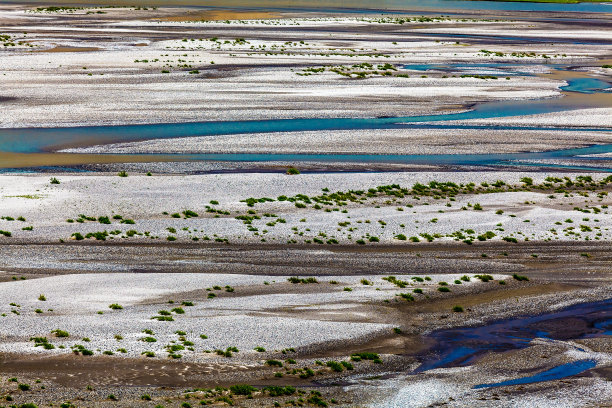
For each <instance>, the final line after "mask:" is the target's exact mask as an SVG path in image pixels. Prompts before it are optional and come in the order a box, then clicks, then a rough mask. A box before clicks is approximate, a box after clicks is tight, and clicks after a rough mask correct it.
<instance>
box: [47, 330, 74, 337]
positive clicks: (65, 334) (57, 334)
mask: <svg viewBox="0 0 612 408" xmlns="http://www.w3.org/2000/svg"><path fill="white" fill-rule="evenodd" d="M51 333H52V334H55V337H69V336H70V334H69V333H68V332H67V331H64V330H60V329H55V330H51Z"/></svg>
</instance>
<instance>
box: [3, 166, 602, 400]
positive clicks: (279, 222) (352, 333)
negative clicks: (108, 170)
mask: <svg viewBox="0 0 612 408" xmlns="http://www.w3.org/2000/svg"><path fill="white" fill-rule="evenodd" d="M53 178H54V179H57V181H59V184H51V182H50V180H51V176H50V175H49V176H48V175H44V176H42V175H18V176H15V175H4V176H2V178H1V179H0V180H1V185H2V190H0V197H1V198H0V200H1V201H0V202H1V208H2V209H3V210H2V211H3V213H2V214H0V216H2V217H3V219H2V220H0V229H2V230H3V231H5V232H11V234H10V236H2V238H0V253H1V258H2V264H1V265H0V269H1V270H2V271H3V272H1V273H0V281H2V283H0V285H2V287H3V290H2V292H1V293H2V295H0V299H1V300H0V319H2V325H1V328H0V339H1V341H0V354H1V355H2V356H3V357H2V362H1V363H0V375H3V376H4V377H6V378H5V379H6V380H9V379H10V378H17V383H12V382H10V381H7V382H6V383H5V384H7V385H5V386H4V388H3V392H4V394H3V395H8V396H10V398H13V400H14V401H17V402H19V403H21V402H23V403H25V402H34V403H36V404H40V405H43V404H47V403H49V402H55V403H58V402H64V401H65V400H70V401H72V403H73V404H74V405H75V406H139V405H142V406H150V404H151V402H150V401H149V397H150V398H151V400H152V401H154V403H155V404H160V405H163V406H186V405H184V404H192V406H195V405H196V404H199V403H200V402H199V401H205V402H206V403H209V402H210V403H215V404H219V405H223V404H227V401H228V400H229V401H231V402H232V403H235V404H237V405H239V406H262V405H264V406H268V405H270V406H272V405H274V403H275V402H278V403H280V404H281V405H286V404H290V402H289V401H292V400H293V401H294V403H295V404H297V403H298V401H299V400H300V399H301V400H302V401H303V403H304V404H306V405H308V404H310V405H313V404H314V405H316V404H318V403H319V402H320V401H323V402H324V403H326V404H331V405H332V406H334V405H337V406H361V405H380V406H406V404H408V402H407V401H411V402H410V403H414V404H413V405H414V406H425V405H427V404H431V403H434V402H448V401H456V402H455V403H454V404H455V405H457V406H473V405H476V406H478V405H479V404H480V405H483V406H486V404H485V403H484V402H482V401H491V400H497V401H499V400H500V399H501V397H500V396H499V395H500V394H498V393H496V392H495V390H489V389H485V390H477V391H476V390H471V387H472V386H473V385H475V384H480V383H486V382H491V379H492V378H494V379H495V380H496V381H502V380H505V379H510V378H515V377H517V376H520V375H521V373H522V372H533V371H534V370H540V371H541V370H543V369H545V368H548V367H554V366H555V365H559V364H563V363H567V362H571V361H576V360H580V359H584V358H589V359H596V360H597V362H598V363H597V369H598V370H604V371H598V372H599V373H602V374H598V375H596V376H591V377H581V378H579V379H576V380H572V381H571V382H570V383H567V381H566V380H560V381H561V382H559V384H564V385H563V387H560V388H558V389H556V390H555V391H551V389H550V387H549V385H550V384H551V382H547V383H542V385H541V386H540V385H537V384H536V385H531V386H530V392H529V393H528V394H525V393H523V392H519V391H511V392H510V393H505V394H503V399H504V401H507V403H508V404H510V405H512V404H522V403H529V401H536V400H538V401H543V400H545V399H546V398H550V397H551V395H552V396H553V397H554V398H566V397H567V395H570V394H571V392H572V391H571V390H572V389H573V388H572V387H586V388H587V389H588V390H589V399H588V400H589V401H591V402H594V403H595V402H598V401H605V399H606V398H608V397H609V396H610V392H609V391H610V390H609V389H608V388H606V387H607V383H606V381H605V378H607V377H606V376H607V374H605V373H606V371H605V369H606V367H609V361H610V359H609V351H610V350H609V347H610V343H609V338H605V337H604V338H597V339H591V340H589V343H588V348H585V347H586V346H585V347H581V350H583V351H581V352H579V354H575V351H573V350H575V347H574V348H572V347H573V346H571V345H570V343H567V342H557V343H555V344H548V343H546V342H544V343H542V341H540V340H537V339H536V340H534V341H533V344H530V345H529V347H527V348H526V349H523V350H516V351H507V352H505V353H501V354H499V355H498V354H496V353H494V354H487V355H486V356H485V357H483V358H481V359H477V360H475V361H474V362H473V363H472V364H471V365H470V366H469V367H463V368H452V367H451V368H439V369H435V370H430V371H427V372H425V373H423V374H419V375H417V376H407V377H406V376H405V375H406V374H408V373H410V372H411V371H412V370H414V369H416V368H417V367H419V365H420V363H421V362H422V361H424V359H427V358H431V354H432V353H435V352H434V351H430V350H432V349H431V347H433V346H434V345H435V341H434V340H433V339H431V338H430V337H429V336H430V334H431V333H433V332H435V331H436V330H441V329H449V328H453V327H457V326H466V325H467V326H473V325H483V324H486V323H487V322H489V321H491V320H497V319H504V318H510V317H512V316H516V315H525V314H526V315H535V314H538V313H542V312H545V311H551V310H557V309H561V308H563V307H567V306H569V305H572V304H575V303H579V302H586V301H597V300H601V299H606V298H608V297H609V293H610V289H611V286H610V270H609V264H610V262H611V259H610V257H609V254H608V252H607V250H606V248H607V244H606V242H607V241H609V239H610V238H609V237H608V234H609V232H608V229H609V228H610V226H609V225H608V218H609V216H608V215H607V211H608V208H607V206H608V205H609V203H608V201H609V200H608V195H607V192H608V190H609V181H608V180H607V179H605V177H603V176H602V175H597V174H592V175H585V174H581V175H578V174H568V173H561V174H535V175H534V174H526V173H499V172H492V173H480V174H475V173H415V174H409V173H384V174H368V173H361V174H323V175H321V174H310V175H304V174H302V175H293V176H292V175H279V174H247V175H244V174H243V175H232V174H224V175H199V176H167V175H165V176H163V175H152V176H146V175H136V174H128V176H127V177H120V176H117V175H109V174H98V175H72V174H56V175H53ZM433 180H439V183H440V184H436V183H433V184H430V182H431V181H433ZM500 180H501V181H503V183H502V182H501V181H500ZM474 181H478V184H475V183H474V184H471V183H472V182H474ZM419 183H420V184H419ZM394 184H397V185H396V186H393V185H394ZM381 186H389V187H386V188H385V187H381ZM404 186H405V187H404ZM425 186H428V187H425ZM379 187H381V188H379ZM328 189H329V190H330V191H326V190H328ZM360 190H361V191H363V192H364V193H363V197H361V196H360V193H359V191H360ZM343 191H344V192H349V191H352V193H351V194H354V199H353V198H351V196H350V195H347V193H341V192H343ZM334 192H339V193H337V194H334ZM283 196H286V197H287V199H286V200H285V199H283V198H282V197H283ZM551 196H554V198H551ZM249 197H257V198H260V197H268V199H266V200H262V201H263V202H260V201H259V200H255V201H254V202H253V201H249V200H247V201H246V202H245V201H242V200H246V199H248V198H249ZM279 197H281V198H280V199H279ZM295 197H301V198H299V199H297V200H296V199H294V198H295ZM289 198H291V199H289ZM357 198H359V199H357ZM279 200H280V201H279ZM336 200H338V201H339V202H337V201H336ZM328 201H329V202H330V204H326V202H328ZM344 201H346V205H345V204H344V203H343V202H344ZM447 204H450V206H447ZM317 207H321V208H320V209H317ZM326 209H329V211H327V210H326ZM400 209H401V211H400ZM164 211H165V212H167V214H164ZM115 216H117V217H115ZM118 216H121V217H120V218H119V217H118ZM106 218H108V220H107V219H106ZM434 219H435V221H434ZM69 220H71V221H69ZM557 223H561V225H557ZM29 227H32V228H31V229H30V228H29ZM24 228H25V229H24ZM551 229H555V233H553V232H552V231H551ZM130 231H133V233H132V232H130ZM264 231H265V232H264ZM88 233H89V234H90V235H89V237H87V234H88ZM77 234H78V235H77ZM81 237H82V238H83V239H81ZM361 241H363V242H361ZM417 241H418V242H417ZM427 241H431V242H427ZM489 275H490V277H489ZM523 277H526V278H528V279H529V280H523ZM489 279H490V280H489ZM459 308H460V309H459ZM458 310H461V311H458ZM568 324H570V325H572V324H573V325H575V327H576V333H577V334H576V336H580V333H581V332H580V330H581V328H580V327H581V326H580V325H579V324H578V323H572V322H570V323H568ZM63 336H66V337H63ZM581 344H582V343H581ZM555 347H556V348H555ZM363 353H366V354H363ZM367 353H369V354H367ZM568 353H569V354H568ZM572 353H574V354H572ZM580 353H582V354H580ZM89 354H92V355H89ZM534 355H548V356H551V358H549V359H546V360H542V363H539V364H535V362H531V357H532V356H534ZM553 356H555V357H554V358H553ZM368 358H372V359H374V360H375V361H373V360H368ZM508 358H511V359H515V360H516V361H517V363H516V366H515V367H514V368H513V369H512V370H508V368H507V367H505V366H504V363H503V362H504V361H507V359H508ZM4 377H3V378H4ZM38 380H40V382H38ZM19 384H26V385H28V386H29V387H30V389H29V390H19V389H18V387H19ZM237 384H249V385H251V386H253V387H255V388H253V389H251V388H248V387H244V388H240V387H234V388H231V386H235V385H237ZM217 386H222V387H225V388H229V389H228V390H224V389H217V390H216V391H215V390H214V388H215V387H217ZM23 387H25V386H23ZM42 387H44V389H43V388H42ZM266 387H268V388H266ZM270 387H272V388H270ZM274 387H277V388H274ZM279 387H280V388H279ZM230 390H231V391H230ZM374 390H376V391H375V392H376V394H372V393H373V392H374ZM416 390H420V391H418V393H417V394H418V395H419V397H418V398H416V397H415V392H417V391H416ZM435 390H439V391H435ZM451 390H453V391H451ZM434 391H435V392H434ZM242 392H244V393H247V394H249V393H250V394H251V396H252V397H253V399H245V398H246V396H241V393H242ZM318 393H321V395H319V394H318ZM419 393H420V394H419ZM551 393H552V394H551ZM373 395H376V397H373ZM406 398H408V400H407V399H406ZM415 398H416V399H415ZM114 399H116V401H115V400H114ZM224 401H225V402H224ZM308 401H310V402H308ZM332 401H334V402H332ZM458 401H461V402H458ZM321 403H322V402H321ZM381 404H382V405H381Z"/></svg>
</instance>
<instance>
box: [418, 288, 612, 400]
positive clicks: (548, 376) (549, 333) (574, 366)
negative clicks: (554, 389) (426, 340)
mask: <svg viewBox="0 0 612 408" xmlns="http://www.w3.org/2000/svg"><path fill="white" fill-rule="evenodd" d="M610 335H612V299H607V300H603V301H599V302H589V303H581V304H576V305H572V306H569V307H566V308H563V309H561V310H557V311H554V312H549V313H543V314H540V315H536V316H521V317H516V318H512V319H504V320H499V321H494V322H491V323H489V324H486V325H484V326H477V327H462V328H455V329H449V330H439V331H436V332H433V333H432V334H431V335H430V338H431V339H432V340H434V341H435V346H434V347H433V348H432V349H431V350H430V351H429V352H428V354H427V356H426V357H425V358H423V360H422V364H421V366H419V367H418V368H417V369H416V370H415V372H416V373H419V372H424V371H427V370H431V369H434V368H442V367H458V366H467V365H470V364H472V363H473V362H474V361H475V360H476V359H477V358H479V357H480V356H482V355H484V354H485V353H489V352H503V351H508V350H515V349H522V348H525V347H528V346H529V344H530V342H531V341H532V340H533V339H535V338H543V339H550V340H570V339H581V338H590V337H601V336H610ZM579 350H580V349H579ZM595 365H596V364H595V362H594V361H593V360H587V359H585V360H578V361H575V362H572V363H568V364H564V365H561V366H558V367H554V368H552V369H549V370H545V371H542V372H540V373H537V374H534V375H530V376H526V377H521V378H517V379H513V380H509V381H504V382H500V383H490V384H480V385H477V386H476V387H475V388H488V387H496V386H503V385H517V384H527V383H533V382H540V381H550V380H554V379H559V378H564V377H569V376H573V375H576V374H579V373H581V372H584V371H586V370H589V369H591V368H593V367H595Z"/></svg>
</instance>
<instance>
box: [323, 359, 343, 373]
mask: <svg viewBox="0 0 612 408" xmlns="http://www.w3.org/2000/svg"><path fill="white" fill-rule="evenodd" d="M325 365H326V366H328V367H329V368H331V369H332V370H333V371H336V372H341V371H343V370H344V366H343V365H342V364H340V363H339V362H337V361H328V362H327V363H326V364H325Z"/></svg>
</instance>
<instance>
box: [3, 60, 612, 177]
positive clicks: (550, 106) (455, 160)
mask: <svg viewBox="0 0 612 408" xmlns="http://www.w3.org/2000/svg"><path fill="white" fill-rule="evenodd" d="M455 66H456V67H458V68H461V67H460V66H459V64H455ZM413 68H414V69H419V70H421V71H426V70H427V69H436V66H434V65H432V66H425V65H422V66H418V67H416V66H413ZM609 87H610V84H609V83H607V82H605V81H603V80H600V79H596V78H571V79H569V80H568V85H567V86H565V87H563V89H564V90H566V91H568V92H572V93H598V92H607V90H608V88H609ZM610 97H611V98H612V94H611V95H610ZM583 103H585V104H586V105H585V106H581V105H580V102H577V103H573V104H568V101H567V98H557V99H543V100H526V101H525V100H519V101H500V102H489V103H483V104H480V105H477V106H475V107H474V108H473V109H472V110H469V111H465V112H460V113H452V114H439V115H421V116H407V117H379V118H315V119H279V120H250V121H227V122H196V123H163V124H145V125H123V126H88V127H71V128H26V129H22V128H19V129H0V152H7V153H41V152H53V151H56V150H59V149H61V148H64V147H74V146H77V147H78V146H91V145H98V144H108V143H118V142H133V141H140V140H150V139H167V138H179V137H189V136H211V135H232V134H241V133H242V134H243V133H274V132H298V131H331V130H356V129H405V128H409V127H414V128H448V129H460V128H471V129H478V128H481V129H483V130H487V129H506V130H512V129H515V130H527V129H540V130H545V129H550V130H559V131H561V130H564V131H590V132H610V129H607V128H591V129H584V128H582V129H577V128H542V127H512V126H498V127H494V126H493V127H492V126H481V127H479V126H461V125H459V126H455V125H446V124H444V123H441V122H444V121H450V120H466V119H486V118H500V117H509V116H520V115H533V114H543V113H552V112H561V111H566V110H571V109H579V108H581V107H587V106H588V102H583ZM611 151H612V145H596V146H590V147H585V148H581V149H566V150H556V151H548V152H538V153H508V154H458V155H451V154H448V155H444V154H442V155H370V154H249V153H245V154H191V155H178V154H177V155H174V156H175V157H176V158H177V160H186V161H201V160H209V161H238V162H241V161H253V162H269V161H292V162H300V161H317V162H361V163H404V164H440V165H498V164H501V163H508V162H510V161H515V160H526V161H528V160H534V159H536V160H537V159H555V158H568V157H574V156H577V155H584V154H593V153H607V152H611ZM151 156H152V157H153V156H155V155H151ZM165 156H168V155H165ZM548 166H552V165H548ZM1 167H2V163H0V168H1Z"/></svg>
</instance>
